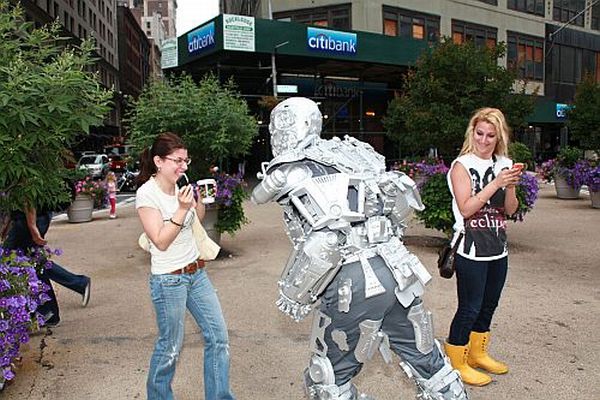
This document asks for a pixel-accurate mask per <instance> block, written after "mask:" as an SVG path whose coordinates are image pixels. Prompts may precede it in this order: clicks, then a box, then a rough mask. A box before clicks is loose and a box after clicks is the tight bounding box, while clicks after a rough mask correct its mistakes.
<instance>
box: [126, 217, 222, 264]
mask: <svg viewBox="0 0 600 400" xmlns="http://www.w3.org/2000/svg"><path fill="white" fill-rule="evenodd" d="M193 213H194V221H193V222H192V236H193V237H194V240H195V241H196V247H198V250H199V251H200V257H201V258H202V259H203V260H206V261H210V260H214V259H215V258H217V256H218V255H219V251H220V250H221V247H220V246H219V245H218V244H216V243H215V242H214V241H213V240H212V239H211V238H210V237H209V236H208V234H207V233H206V230H205V229H204V227H203V226H202V223H201V222H200V219H199V218H198V215H197V214H196V210H194V211H193ZM138 245H139V246H140V247H141V248H142V250H144V251H150V239H148V236H147V235H146V233H145V232H142V234H141V235H140V237H139V238H138Z"/></svg>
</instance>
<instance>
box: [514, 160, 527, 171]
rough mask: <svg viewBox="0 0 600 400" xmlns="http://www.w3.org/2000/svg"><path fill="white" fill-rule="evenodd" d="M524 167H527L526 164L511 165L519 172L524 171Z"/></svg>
mask: <svg viewBox="0 0 600 400" xmlns="http://www.w3.org/2000/svg"><path fill="white" fill-rule="evenodd" d="M526 166H527V164H524V163H520V162H516V163H514V164H513V168H514V169H519V170H521V171H522V170H524V169H525V167H526Z"/></svg>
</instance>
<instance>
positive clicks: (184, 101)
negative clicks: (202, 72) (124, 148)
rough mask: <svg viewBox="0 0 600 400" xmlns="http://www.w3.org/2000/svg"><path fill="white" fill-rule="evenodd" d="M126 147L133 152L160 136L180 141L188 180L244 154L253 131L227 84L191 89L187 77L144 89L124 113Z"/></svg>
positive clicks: (209, 80)
mask: <svg viewBox="0 0 600 400" xmlns="http://www.w3.org/2000/svg"><path fill="white" fill-rule="evenodd" d="M128 120H129V123H130V127H131V136H130V142H131V143H132V144H134V145H135V147H136V148H138V149H143V148H144V147H147V146H149V145H151V144H152V141H153V140H154V138H155V137H156V135H158V134H159V133H161V132H166V131H171V132H174V133H176V134H178V135H180V136H181V138H182V139H183V140H184V142H185V143H186V145H187V146H188V152H189V154H190V157H191V158H192V159H193V160H194V162H193V164H192V166H191V167H192V170H191V173H192V175H195V176H196V177H204V176H206V175H207V174H208V173H209V167H210V166H211V165H218V164H221V163H222V162H223V161H224V160H226V159H228V158H234V157H239V156H242V155H244V154H246V153H247V152H248V150H249V149H250V147H251V146H252V139H253V138H254V137H255V136H256V135H257V134H258V125H257V123H256V120H255V118H254V117H253V116H251V115H250V113H249V109H248V105H247V104H246V102H245V101H244V100H243V99H242V98H241V97H240V96H239V94H238V93H237V92H236V91H235V89H234V86H233V83H231V82H228V83H227V84H225V85H223V86H221V85H220V84H219V81H218V80H217V78H215V77H214V76H212V75H207V76H205V77H204V78H203V79H202V81H201V82H200V83H199V84H196V83H195V82H194V81H193V80H192V78H191V77H190V76H189V75H183V76H180V77H174V78H171V79H168V80H165V81H154V82H152V83H151V84H150V85H148V86H147V87H146V88H145V89H144V91H143V92H142V94H141V95H140V97H139V98H138V100H137V101H134V102H133V108H132V110H131V112H130V113H129V118H128Z"/></svg>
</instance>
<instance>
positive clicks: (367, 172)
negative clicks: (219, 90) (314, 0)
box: [252, 97, 467, 400]
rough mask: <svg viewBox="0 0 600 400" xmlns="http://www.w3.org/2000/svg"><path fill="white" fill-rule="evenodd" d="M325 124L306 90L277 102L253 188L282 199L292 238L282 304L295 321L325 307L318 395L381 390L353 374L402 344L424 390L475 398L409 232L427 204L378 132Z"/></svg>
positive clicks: (256, 197) (332, 399)
mask: <svg viewBox="0 0 600 400" xmlns="http://www.w3.org/2000/svg"><path fill="white" fill-rule="evenodd" d="M321 123H322V118H321V112H320V111H319V108H318V107H317V105H316V104H315V103H314V102H313V101H311V100H309V99H306V98H300V97H296V98H290V99H287V100H285V101H283V102H281V103H280V104H278V105H277V106H276V107H275V108H274V109H273V111H272V112H271V122H270V125H269V131H270V134H271V146H272V149H273V155H274V159H273V160H272V161H271V162H269V163H268V165H266V164H267V163H263V172H262V174H261V175H262V176H260V177H262V181H261V182H260V183H259V184H258V185H257V186H256V187H255V188H254V190H253V193H252V200H253V201H254V202H255V203H256V204H261V203H266V202H268V201H277V202H278V203H279V204H280V205H281V207H282V208H283V210H284V222H285V225H286V231H287V234H288V236H289V238H290V240H291V242H292V244H293V249H292V252H291V254H290V256H289V259H288V262H287V264H286V266H285V268H284V270H283V272H282V275H281V278H280V280H279V282H278V285H279V300H278V301H277V305H278V306H279V309H280V310H281V311H282V312H283V313H285V314H287V315H289V316H290V317H292V318H293V319H295V320H296V321H299V320H301V319H303V318H304V317H306V316H307V315H308V314H309V313H310V312H311V311H312V310H313V309H315V313H314V322H313V328H312V333H311V351H312V357H311V360H310V364H309V366H308V368H307V369H306V370H305V373H304V383H305V390H306V393H307V396H308V397H309V398H310V399H313V400H321V399H328V400H349V399H359V398H361V399H370V398H371V397H368V396H365V395H359V394H358V391H357V389H356V387H355V386H354V385H353V384H352V383H351V379H352V378H353V377H354V376H355V375H356V374H358V373H359V372H360V369H361V368H362V365H363V363H365V362H366V361H367V360H369V359H370V358H371V357H373V355H374V354H375V353H376V352H377V351H378V350H379V351H380V352H381V354H382V356H383V357H384V359H385V360H386V362H390V361H391V357H392V352H394V353H396V354H397V355H398V356H400V358H401V360H402V362H401V363H400V365H401V366H402V368H403V370H404V371H405V372H406V373H407V374H408V375H409V376H410V377H412V378H413V379H414V381H415V382H416V385H417V389H418V395H417V398H418V399H435V400H438V399H439V400H442V399H444V400H451V399H457V400H458V399H461V400H462V399H467V394H466V392H465V389H464V386H463V384H462V381H461V379H460V375H459V374H458V372H457V371H455V370H453V369H452V367H451V365H450V363H449V361H448V360H447V358H446V357H445V356H444V354H443V353H442V351H441V347H440V344H439V343H438V342H437V340H435V339H434V337H433V330H432V318H431V312H430V311H428V310H426V309H425V307H424V305H423V302H422V300H421V298H420V296H421V295H422V294H423V291H424V286H425V285H426V284H427V283H428V282H429V280H430V279H431V275H429V273H428V272H427V270H426V269H425V267H424V266H423V265H422V264H421V262H420V261H419V260H418V258H417V257H416V256H415V255H413V254H411V253H410V252H409V251H408V250H407V249H406V247H404V245H403V244H402V241H401V239H402V235H403V231H404V229H405V227H406V224H405V221H406V218H407V217H408V216H409V214H410V212H411V210H412V209H417V210H422V209H423V204H422V203H421V199H420V196H419V193H418V191H417V189H416V185H415V183H414V182H413V181H412V180H411V179H410V178H409V177H408V176H406V175H404V174H403V173H401V172H396V171H390V172H386V171H385V159H384V157H383V156H381V155H380V154H378V153H376V152H375V151H374V150H373V148H372V147H371V146H370V145H369V144H367V143H364V142H361V141H359V140H357V139H355V138H352V137H348V136H346V137H345V138H344V139H343V140H341V139H339V138H337V137H336V138H333V139H331V140H323V139H321V138H320V133H321ZM317 305H318V306H317ZM315 307H316V308H315Z"/></svg>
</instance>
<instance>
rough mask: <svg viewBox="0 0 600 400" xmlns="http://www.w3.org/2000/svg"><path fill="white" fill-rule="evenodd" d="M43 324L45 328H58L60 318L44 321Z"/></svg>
mask: <svg viewBox="0 0 600 400" xmlns="http://www.w3.org/2000/svg"><path fill="white" fill-rule="evenodd" d="M44 326H45V327H47V328H58V327H59V326H60V320H58V321H46V322H45V323H44Z"/></svg>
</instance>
